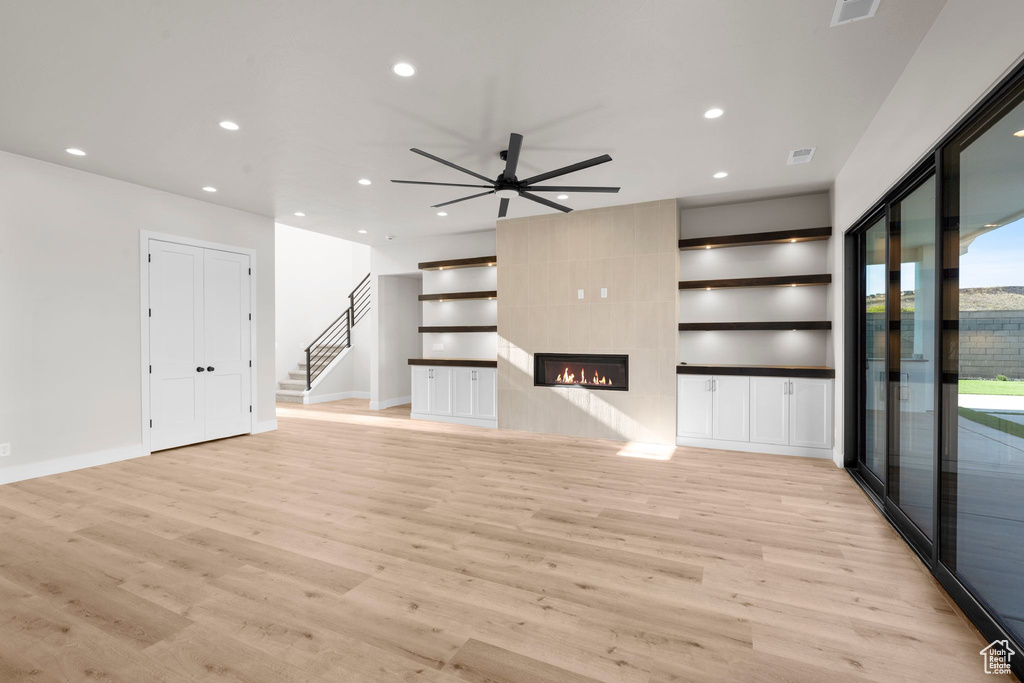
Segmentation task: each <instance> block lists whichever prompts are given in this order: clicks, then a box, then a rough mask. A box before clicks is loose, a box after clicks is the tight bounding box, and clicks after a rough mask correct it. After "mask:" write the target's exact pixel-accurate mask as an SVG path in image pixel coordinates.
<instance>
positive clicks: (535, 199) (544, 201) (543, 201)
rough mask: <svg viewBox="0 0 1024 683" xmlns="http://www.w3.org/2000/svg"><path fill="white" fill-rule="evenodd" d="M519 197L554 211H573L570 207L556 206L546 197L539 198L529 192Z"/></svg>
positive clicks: (522, 193) (521, 193) (520, 194)
mask: <svg viewBox="0 0 1024 683" xmlns="http://www.w3.org/2000/svg"><path fill="white" fill-rule="evenodd" d="M519 196H520V197H525V198H526V199H529V200H530V201H533V202H537V203H538V204H543V205H544V206H550V207H551V208H552V209H558V210H559V211H564V212H565V213H569V212H570V211H572V209H570V208H569V207H568V206H562V205H561V204H556V203H555V202H553V201H551V200H550V199H544V197H538V196H537V195H535V194H530V193H529V192H520V193H519Z"/></svg>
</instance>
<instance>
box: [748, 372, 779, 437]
mask: <svg viewBox="0 0 1024 683" xmlns="http://www.w3.org/2000/svg"><path fill="white" fill-rule="evenodd" d="M750 440H751V441H754V442H756V443H774V444H779V445H782V446H786V445H788V444H789V379H788V378H784V377H751V378H750Z"/></svg>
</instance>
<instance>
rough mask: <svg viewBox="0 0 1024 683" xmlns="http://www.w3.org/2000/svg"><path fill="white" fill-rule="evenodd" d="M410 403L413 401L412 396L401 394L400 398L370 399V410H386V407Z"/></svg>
mask: <svg viewBox="0 0 1024 683" xmlns="http://www.w3.org/2000/svg"><path fill="white" fill-rule="evenodd" d="M409 403H412V396H399V397H398V398H389V399H387V400H384V401H370V410H384V409H385V408H393V407H395V406H402V405H406V404H409Z"/></svg>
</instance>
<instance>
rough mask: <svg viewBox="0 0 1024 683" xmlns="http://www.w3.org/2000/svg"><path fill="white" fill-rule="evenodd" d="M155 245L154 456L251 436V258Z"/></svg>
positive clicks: (152, 309) (152, 253)
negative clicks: (199, 443)
mask: <svg viewBox="0 0 1024 683" xmlns="http://www.w3.org/2000/svg"><path fill="white" fill-rule="evenodd" d="M149 247H150V248H149V256H150V261H149V301H150V317H149V351H150V363H151V370H152V371H151V374H150V383H149V386H150V396H149V400H150V415H151V417H152V420H153V422H152V427H151V441H150V448H151V450H154V451H156V450H160V449H164V448H174V447H176V446H183V445H185V444H190V443H196V442H199V441H208V440H210V439H220V438H223V437H226V436H235V435H237V434H248V433H250V432H251V425H252V418H251V413H252V394H251V385H252V375H251V372H252V349H251V338H250V326H251V325H252V321H251V320H250V313H251V311H250V296H249V288H250V286H251V283H250V279H251V276H250V273H249V256H248V255H247V254H236V253H232V252H228V251H219V250H216V249H203V248H200V247H194V246H188V245H184V244H174V243H172V242H163V241H159V240H150V243H149Z"/></svg>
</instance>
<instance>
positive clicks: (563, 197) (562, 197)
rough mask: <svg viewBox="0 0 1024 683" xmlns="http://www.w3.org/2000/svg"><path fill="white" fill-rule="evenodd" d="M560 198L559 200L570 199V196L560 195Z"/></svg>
mask: <svg viewBox="0 0 1024 683" xmlns="http://www.w3.org/2000/svg"><path fill="white" fill-rule="evenodd" d="M558 198H559V199H568V198H569V195H567V194H560V195H558Z"/></svg>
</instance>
